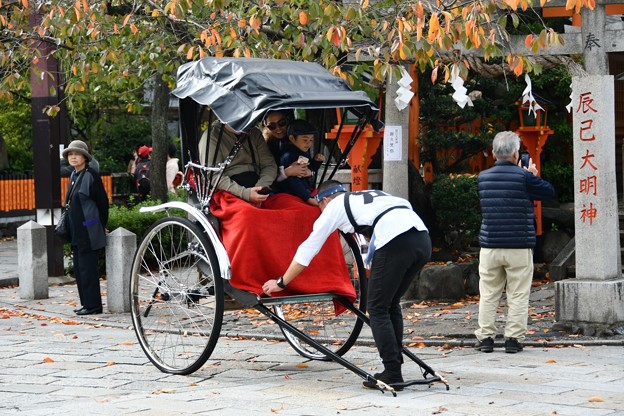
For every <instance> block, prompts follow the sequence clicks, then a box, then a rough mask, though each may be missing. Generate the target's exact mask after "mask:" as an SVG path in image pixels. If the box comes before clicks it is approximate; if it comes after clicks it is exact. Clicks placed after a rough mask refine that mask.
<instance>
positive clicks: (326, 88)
mask: <svg viewBox="0 0 624 416" xmlns="http://www.w3.org/2000/svg"><path fill="white" fill-rule="evenodd" d="M172 94H173V95H174V96H176V97H178V98H179V99H180V100H181V104H180V108H181V111H183V110H184V108H185V107H186V108H187V109H189V110H191V111H192V107H194V105H193V104H192V103H189V102H188V100H189V99H190V100H192V101H194V102H195V103H197V104H200V105H206V106H208V107H210V108H211V110H212V111H213V113H214V114H215V115H216V116H217V117H218V118H219V119H220V120H221V121H222V122H223V123H225V124H229V125H230V127H232V128H233V129H234V130H236V131H239V132H241V131H247V130H248V129H249V128H251V127H253V126H255V125H256V124H257V123H258V121H260V120H261V119H262V118H263V117H264V115H265V113H266V112H267V111H269V110H278V109H293V108H305V109H321V108H337V107H341V108H351V109H354V110H355V112H356V113H360V114H361V115H362V116H367V118H368V119H369V120H370V119H372V118H374V116H375V115H376V114H377V112H378V111H379V110H378V108H377V106H376V105H375V104H374V103H373V102H372V101H371V99H370V98H369V97H368V95H367V94H366V93H365V92H364V91H352V90H351V88H349V85H348V84H347V83H346V82H345V81H344V80H343V79H341V78H339V77H337V76H335V75H332V74H331V73H330V72H329V71H327V70H326V69H325V68H323V67H322V66H320V65H318V64H316V63H313V62H297V61H287V60H279V59H256V58H214V57H208V58H204V59H201V60H199V61H194V62H189V63H187V64H184V65H182V66H180V68H179V69H178V74H177V87H176V89H175V90H174V91H173V92H172ZM195 106H196V105H195ZM192 112H193V111H192ZM194 113H196V112H194ZM183 118H184V117H183ZM187 131H188V130H187Z"/></svg>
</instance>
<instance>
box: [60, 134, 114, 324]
mask: <svg viewBox="0 0 624 416" xmlns="http://www.w3.org/2000/svg"><path fill="white" fill-rule="evenodd" d="M63 157H64V158H65V159H67V161H68V162H69V164H70V166H72V167H73V168H74V171H73V172H72V174H71V176H70V180H69V186H68V187H67V194H66V196H65V201H67V202H68V203H69V236H70V241H69V242H70V244H71V248H72V253H73V256H74V275H75V277H76V283H77V285H78V294H79V296H80V305H81V307H80V308H79V309H76V310H74V312H76V314H77V315H93V314H99V313H102V296H101V294H100V275H99V270H98V269H99V268H98V260H99V258H100V250H101V249H102V248H104V247H105V246H106V224H107V222H108V196H107V195H106V190H105V189H104V185H103V184H102V179H101V178H100V175H99V173H97V172H96V171H95V170H93V169H92V168H90V167H89V161H91V159H92V158H93V157H92V156H91V155H90V154H89V148H88V147H87V144H86V143H85V142H83V141H80V140H74V141H72V142H71V143H70V144H69V146H68V147H67V148H66V149H65V150H64V151H63Z"/></svg>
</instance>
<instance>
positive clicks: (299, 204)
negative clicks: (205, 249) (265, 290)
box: [210, 191, 355, 309]
mask: <svg viewBox="0 0 624 416" xmlns="http://www.w3.org/2000/svg"><path fill="white" fill-rule="evenodd" d="M210 208H211V212H212V213H213V215H214V216H216V217H217V218H219V219H220V220H221V236H222V241H223V245H224V246H225V249H226V251H227V253H228V256H229V257H230V264H231V265H232V279H231V280H230V283H231V284H232V286H234V287H236V288H238V289H241V290H247V291H249V292H254V293H256V294H258V295H260V294H262V284H263V283H264V282H266V281H267V280H269V279H277V278H278V277H279V276H281V275H282V274H284V272H285V271H286V269H287V268H288V266H289V265H290V262H291V261H292V258H293V256H294V255H295V252H296V251H297V248H298V247H299V244H301V243H302V242H303V241H304V240H305V239H306V238H307V237H308V235H309V234H310V232H311V231H312V225H313V224H314V221H315V220H316V219H317V218H318V216H319V215H320V213H321V211H320V210H319V209H318V208H317V207H313V206H311V205H308V204H306V203H304V202H303V201H301V200H300V199H299V198H297V197H295V196H292V195H289V194H277V195H273V196H271V197H269V198H268V199H267V200H266V201H265V202H264V203H263V204H262V207H261V208H256V207H254V206H252V205H251V204H249V203H248V202H245V201H243V200H242V199H239V198H238V197H236V196H234V195H232V194H230V193H227V192H224V191H217V192H215V195H214V197H213V199H212V202H211V203H210ZM310 293H334V294H337V295H343V296H345V297H347V298H349V299H350V300H351V301H354V300H355V290H354V288H353V284H352V283H351V280H350V278H349V274H348V271H347V266H346V263H345V259H344V254H343V252H342V245H341V244H340V236H339V235H338V232H335V233H334V234H332V236H331V237H330V238H329V239H328V240H327V242H326V243H325V245H324V246H323V248H322V249H321V251H320V252H319V253H318V254H317V255H316V257H315V258H314V260H312V262H311V263H310V265H309V266H308V267H307V268H306V269H305V270H304V271H303V273H301V274H300V275H299V276H298V277H297V278H296V279H295V280H294V281H292V282H291V283H290V284H289V285H288V288H287V289H285V290H284V291H282V292H278V293H277V294H276V295H278V296H287V295H295V294H310ZM340 309H342V308H340Z"/></svg>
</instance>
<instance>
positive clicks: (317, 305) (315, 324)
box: [274, 233, 368, 361]
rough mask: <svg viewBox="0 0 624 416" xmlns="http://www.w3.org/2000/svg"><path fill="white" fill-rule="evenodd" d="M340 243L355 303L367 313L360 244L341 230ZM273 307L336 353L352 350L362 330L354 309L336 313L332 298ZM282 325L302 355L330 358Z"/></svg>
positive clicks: (365, 282) (293, 345) (283, 330)
mask: <svg viewBox="0 0 624 416" xmlns="http://www.w3.org/2000/svg"><path fill="white" fill-rule="evenodd" d="M340 242H341V244H342V251H343V253H344V258H345V261H346V263H347V269H348V271H349V276H350V278H351V282H352V283H353V287H354V288H355V301H354V302H353V304H354V306H355V307H356V308H358V309H360V310H361V311H362V312H364V311H365V310H366V292H367V287H368V285H367V280H366V270H365V269H364V263H363V261H362V256H361V255H360V250H359V247H358V245H357V242H356V240H355V237H354V236H353V235H352V234H343V233H340ZM274 308H275V313H276V314H277V315H278V316H279V317H281V318H283V319H285V320H286V321H288V322H289V323H290V324H292V325H293V326H295V327H296V328H297V329H299V330H301V331H302V332H304V333H305V334H307V335H308V336H310V337H311V338H313V339H314V340H315V341H317V342H318V343H320V344H321V345H323V346H324V347H326V348H328V349H330V350H331V351H333V352H334V353H335V354H337V355H343V354H345V353H346V352H347V351H349V349H350V348H351V347H352V346H353V344H354V343H355V341H356V340H357V338H358V336H359V335H360V331H361V330H362V325H363V322H362V321H361V320H359V319H358V318H357V316H356V315H355V314H354V313H353V312H351V311H348V310H347V311H344V312H343V313H341V314H340V315H338V316H336V314H335V309H334V302H333V300H331V299H327V300H320V301H311V302H308V303H305V304H303V303H297V304H284V305H278V306H275V307H274ZM280 328H281V330H282V333H283V334H284V336H285V337H286V340H287V341H288V343H289V344H290V345H291V346H292V347H293V348H294V350H295V351H297V353H299V354H300V355H301V356H303V357H306V358H309V359H311V360H325V361H327V360H329V358H327V356H326V355H325V354H323V353H322V352H320V351H318V350H317V349H315V348H314V347H312V346H311V345H308V344H307V343H306V342H303V341H300V340H299V338H297V337H295V336H294V335H293V334H291V333H290V332H289V331H288V330H286V329H284V328H282V327H280Z"/></svg>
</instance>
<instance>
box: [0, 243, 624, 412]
mask: <svg viewBox="0 0 624 416" xmlns="http://www.w3.org/2000/svg"><path fill="white" fill-rule="evenodd" d="M3 250H5V251H6V250H8V248H7V246H6V245H5V243H0V260H1V261H2V264H1V265H0V273H3V274H1V275H0V279H2V278H3V277H5V276H6V275H4V273H5V272H6V270H8V269H9V268H10V267H8V266H6V264H5V263H4V260H5V259H6V258H10V256H7V255H6V253H5V256H2V252H3ZM13 256H14V257H16V256H15V254H13ZM51 282H52V284H51V287H50V292H49V298H48V299H41V300H22V299H20V298H19V291H18V289H17V288H16V287H11V286H9V287H4V288H0V351H1V353H0V414H1V415H46V416H48V415H61V414H63V415H66V414H71V413H80V414H86V415H213V414H214V415H217V414H218V415H237V416H238V415H270V414H282V415H320V416H325V415H340V414H348V415H381V414H386V413H387V414H393V415H410V416H412V415H438V414H439V415H448V416H454V415H579V416H581V415H583V416H584V415H612V416H614V415H620V416H624V371H623V370H624V360H623V359H622V356H623V355H624V347H623V346H624V339H623V337H622V336H620V335H616V336H613V337H607V338H598V337H587V336H582V335H573V334H569V333H564V332H561V331H555V330H553V329H552V328H553V324H554V312H553V308H554V306H553V295H554V292H553V288H552V286H551V285H550V284H548V283H543V284H539V285H536V286H535V287H534V288H533V294H532V296H531V299H532V301H531V305H532V306H531V308H532V309H531V322H530V325H529V327H530V331H529V332H530V334H529V338H527V342H526V345H527V348H525V350H524V351H523V352H522V353H519V354H505V353H504V352H503V351H502V350H501V349H500V348H498V349H496V350H495V352H494V353H491V354H483V353H480V352H477V351H475V350H474V349H473V348H471V345H472V344H473V342H474V339H473V336H472V332H473V331H474V329H475V327H476V301H475V300H471V299H467V300H464V301H462V302H457V303H454V304H440V303H433V302H431V303H424V302H423V303H414V302H407V303H406V304H405V305H404V306H405V308H404V312H405V321H406V338H405V342H406V344H409V345H411V348H410V349H411V350H412V351H413V352H414V353H415V354H417V355H418V356H419V357H420V358H422V359H423V360H424V361H425V362H426V363H427V364H428V365H429V366H431V367H432V368H433V369H434V370H436V371H437V372H439V373H440V374H442V375H443V376H444V377H445V378H446V379H448V381H449V384H450V389H449V390H448V391H447V390H446V389H445V386H444V385H443V384H441V383H434V384H432V385H431V386H423V385H420V386H412V387H409V388H407V389H406V390H404V391H402V392H398V395H397V397H392V395H390V394H389V393H386V394H382V393H380V392H378V391H374V390H368V389H364V388H363V387H362V386H361V382H362V379H361V378H360V377H358V376H357V375H356V374H354V373H351V372H350V371H348V370H347V369H345V368H343V367H342V366H340V365H338V364H336V363H332V362H318V361H309V360H307V359H304V358H302V357H300V356H299V355H297V353H296V352H295V351H294V350H292V349H291V348H290V347H289V345H288V344H287V343H286V342H283V341H282V339H283V338H282V336H281V334H280V332H279V328H278V327H277V325H275V324H270V323H267V321H266V319H265V318H263V317H261V316H258V315H256V314H254V312H253V311H248V310H246V311H228V312H226V313H225V316H224V318H225V324H224V327H223V330H222V331H221V334H222V336H221V338H220V339H219V342H218V343H217V346H216V348H215V350H214V352H213V353H212V355H211V357H210V359H209V360H208V362H207V363H206V364H205V365H204V366H203V367H202V368H201V369H199V370H198V371H196V372H195V373H193V374H192V375H188V376H179V375H170V374H165V373H162V372H160V371H159V370H158V369H157V368H156V367H154V366H153V365H152V364H151V363H150V361H149V360H148V359H147V358H146V356H145V354H144V353H143V351H142V349H141V347H140V346H139V344H138V342H137V339H136V336H135V334H134V331H133V328H132V323H131V319H130V316H129V314H124V313H110V312H107V310H106V308H105V313H104V314H102V315H93V316H86V317H78V316H75V315H74V314H73V312H72V309H73V308H75V307H76V306H77V298H78V295H77V291H76V286H75V284H74V283H73V282H72V281H71V280H67V279H52V280H51ZM102 289H103V299H104V300H106V282H105V281H103V282H102ZM501 313H504V308H501ZM501 316H502V315H501ZM501 319H502V318H501ZM501 322H502V321H501ZM345 358H347V359H348V360H349V361H351V362H353V363H354V364H356V365H357V366H359V367H360V368H362V369H363V370H365V371H367V372H370V373H374V372H376V371H378V370H379V368H380V363H379V359H378V356H377V353H376V350H375V349H374V348H373V347H372V341H371V339H370V334H369V333H368V332H364V333H363V334H362V335H361V336H360V339H359V341H358V344H356V346H355V347H353V348H352V349H351V350H350V351H349V352H348V353H347V354H346V355H345ZM404 375H405V376H406V377H407V378H412V379H418V378H421V374H420V372H419V368H418V366H417V365H415V364H414V363H411V362H409V363H407V364H406V365H405V366H404Z"/></svg>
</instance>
